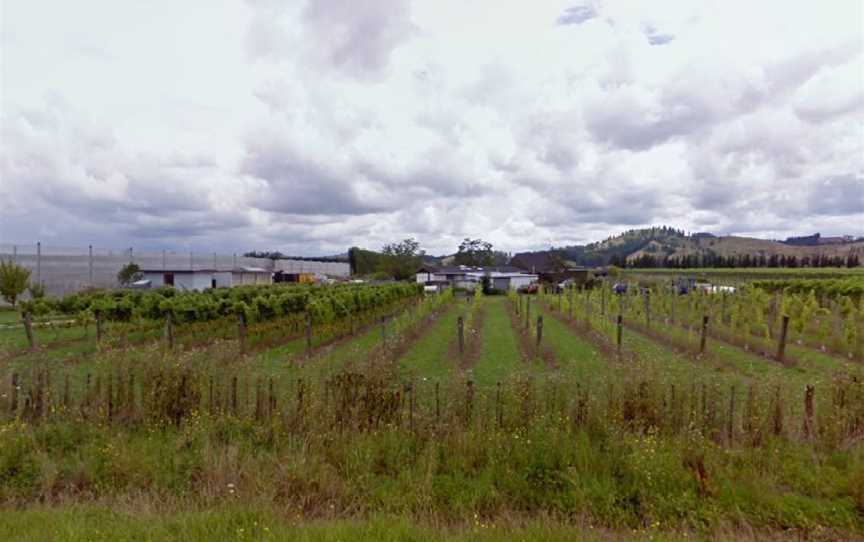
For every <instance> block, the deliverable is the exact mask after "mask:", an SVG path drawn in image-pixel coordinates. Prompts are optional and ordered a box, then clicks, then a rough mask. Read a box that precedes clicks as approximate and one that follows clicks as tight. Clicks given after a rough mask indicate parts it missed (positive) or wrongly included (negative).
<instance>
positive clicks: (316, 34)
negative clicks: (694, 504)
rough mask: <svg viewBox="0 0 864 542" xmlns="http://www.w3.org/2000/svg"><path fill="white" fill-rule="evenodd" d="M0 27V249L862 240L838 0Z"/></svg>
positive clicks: (208, 8)
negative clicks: (649, 237)
mask: <svg viewBox="0 0 864 542" xmlns="http://www.w3.org/2000/svg"><path fill="white" fill-rule="evenodd" d="M0 6H2V8H0V9H2V12H0V18H2V35H0V48H2V49H0V68H2V72H0V75H2V87H0V90H2V94H0V242H6V243H12V242H18V243H29V242H35V241H36V240H41V241H42V242H43V243H44V244H46V245H49V244H50V245H64V246H66V245H68V246H74V245H87V244H90V243H92V244H94V245H97V246H105V247H126V246H130V245H134V246H136V247H141V248H163V247H164V248H177V249H180V248H195V249H200V250H208V251H210V250H221V251H225V252H230V251H235V250H243V249H247V248H261V249H264V248H278V249H281V250H283V251H285V252H290V253H294V254H309V255H311V254H326V253H335V252H341V251H344V250H345V249H346V248H347V247H348V246H350V245H355V244H356V245H360V246H365V247H368V248H379V247H380V246H381V245H382V244H384V243H386V242H389V241H392V240H398V239H402V238H405V237H409V236H413V237H415V238H417V239H418V240H420V241H421V243H422V245H423V247H424V248H426V249H427V250H428V251H429V252H432V253H445V252H451V251H453V250H455V247H456V246H457V245H458V242H459V240H460V239H461V238H463V237H466V236H471V237H482V238H485V239H488V240H490V241H492V242H493V243H494V244H495V245H496V247H497V248H501V249H503V250H510V251H517V250H522V249H532V248H545V247H548V246H549V245H550V244H554V245H564V244H572V243H583V242H586V241H592V240H598V239H601V238H603V237H606V236H607V235H610V234H613V233H616V232H618V231H620V230H622V229H627V228H632V227H639V226H643V225H651V224H658V225H659V224H668V225H673V226H677V227H680V228H684V229H687V230H699V231H702V230H707V231H713V232H717V233H737V234H745V235H758V236H766V237H785V236H787V235H795V234H807V233H812V232H815V231H820V232H822V233H823V234H837V233H849V234H857V235H861V234H864V52H862V51H864V45H862V35H864V13H862V3H861V2H860V0H850V1H831V0H826V1H822V2H818V3H816V2H803V1H800V2H799V1H795V2H790V1H788V0H784V1H777V2H773V1H763V0H760V1H758V2H753V1H752V0H747V1H743V2H736V1H729V0H722V1H719V0H718V1H706V2H698V1H693V0H685V1H681V2H667V1H660V2H633V1H632V0H622V1H602V0H598V1H596V2H591V1H588V2H582V3H578V2H577V3H574V2H572V1H563V2H561V1H553V0H550V1H538V0H532V1H531V2H527V1H515V0H514V1H510V2H508V1H502V0H498V1H478V0H415V1H408V0H314V1H311V0H310V1H309V2H306V3H304V2H302V1H298V2H286V1H278V0H262V1H252V0H248V1H242V0H236V1H232V0H224V1H213V0H183V1H182V2H176V1H167V0H165V1H163V0H159V1H156V0H153V1H147V2H140V1H118V0H107V1H97V0H84V1H80V2H57V1H42V0H3V2H2V4H0Z"/></svg>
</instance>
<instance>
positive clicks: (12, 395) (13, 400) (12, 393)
mask: <svg viewBox="0 0 864 542" xmlns="http://www.w3.org/2000/svg"><path fill="white" fill-rule="evenodd" d="M17 409H18V373H12V388H11V389H10V390H9V412H11V413H12V414H13V415H14V414H15V411H16V410H17Z"/></svg>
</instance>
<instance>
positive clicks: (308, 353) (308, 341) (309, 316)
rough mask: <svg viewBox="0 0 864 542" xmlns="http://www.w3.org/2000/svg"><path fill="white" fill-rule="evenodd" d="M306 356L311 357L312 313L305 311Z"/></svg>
mask: <svg viewBox="0 0 864 542" xmlns="http://www.w3.org/2000/svg"><path fill="white" fill-rule="evenodd" d="M306 357H307V358H311V357H312V313H310V312H308V311H307V312H306Z"/></svg>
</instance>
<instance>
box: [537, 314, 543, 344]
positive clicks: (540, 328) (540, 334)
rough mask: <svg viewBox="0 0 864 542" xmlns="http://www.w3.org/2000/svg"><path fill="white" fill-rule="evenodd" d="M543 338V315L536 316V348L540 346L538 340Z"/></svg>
mask: <svg viewBox="0 0 864 542" xmlns="http://www.w3.org/2000/svg"><path fill="white" fill-rule="evenodd" d="M542 340H543V315H542V314H541V315H540V316H538V317H537V348H540V342H541V341H542Z"/></svg>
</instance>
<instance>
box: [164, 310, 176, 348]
mask: <svg viewBox="0 0 864 542" xmlns="http://www.w3.org/2000/svg"><path fill="white" fill-rule="evenodd" d="M165 342H166V343H167V344H168V350H173V349H174V315H173V314H172V313H171V312H170V311H169V312H166V313H165Z"/></svg>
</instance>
